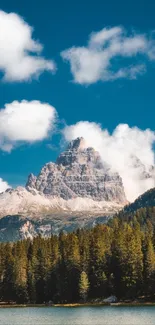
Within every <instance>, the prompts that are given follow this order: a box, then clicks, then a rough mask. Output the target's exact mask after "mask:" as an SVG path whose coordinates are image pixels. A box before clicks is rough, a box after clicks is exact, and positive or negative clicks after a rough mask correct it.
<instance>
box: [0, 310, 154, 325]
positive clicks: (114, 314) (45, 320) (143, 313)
mask: <svg viewBox="0 0 155 325" xmlns="http://www.w3.org/2000/svg"><path fill="white" fill-rule="evenodd" d="M0 325H155V307H154V306H148V307H146V306H145V307H141V306H139V307H114V306H112V307H76V308H71V307H70V308H67V307H60V308H59V307H55V308H54V307H45V308H28V307H27V308H0Z"/></svg>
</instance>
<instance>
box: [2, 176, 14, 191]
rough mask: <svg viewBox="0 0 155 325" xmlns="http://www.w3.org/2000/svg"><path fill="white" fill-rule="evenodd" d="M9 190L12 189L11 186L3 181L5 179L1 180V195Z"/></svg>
mask: <svg viewBox="0 0 155 325" xmlns="http://www.w3.org/2000/svg"><path fill="white" fill-rule="evenodd" d="M7 188H11V186H9V184H8V183H7V182H5V181H3V179H2V178H0V193H2V192H5V191H6V190H7Z"/></svg>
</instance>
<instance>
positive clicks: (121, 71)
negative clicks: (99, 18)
mask: <svg viewBox="0 0 155 325" xmlns="http://www.w3.org/2000/svg"><path fill="white" fill-rule="evenodd" d="M152 37H153V36H152ZM138 55H139V56H138ZM61 56H62V58H63V59H64V60H65V61H67V62H69V63H70V67H71V72H72V75H73V78H74V81H75V82H76V83H79V84H92V83H95V82H97V81H99V80H102V81H109V80H115V79H119V78H129V79H136V78H137V76H138V75H142V74H143V73H145V71H146V62H147V61H148V60H155V40H154V39H153V38H150V37H149V36H148V35H145V34H136V33H135V32H132V34H131V35H128V34H127V32H126V30H125V29H124V28H123V27H121V26H118V27H117V26H116V27H113V28H104V29H103V30H101V31H99V32H96V33H95V32H94V33H92V34H91V35H90V37H89V41H88V45H87V46H82V47H72V48H69V49H66V50H64V51H62V52H61ZM139 57H140V61H139ZM129 58H130V60H131V58H132V60H133V62H134V61H135V59H136V63H135V64H132V65H129V64H128V65H126V64H125V62H126V60H127V59H129ZM141 60H143V63H141ZM137 62H138V63H137Z"/></svg>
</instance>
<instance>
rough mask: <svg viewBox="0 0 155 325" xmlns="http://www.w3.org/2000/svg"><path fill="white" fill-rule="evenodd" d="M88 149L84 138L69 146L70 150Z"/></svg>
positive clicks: (77, 139) (73, 141)
mask: <svg viewBox="0 0 155 325" xmlns="http://www.w3.org/2000/svg"><path fill="white" fill-rule="evenodd" d="M84 148H86V142H85V139H84V138H83V137H79V138H76V139H75V140H72V141H71V142H70V143H69V145H68V150H82V149H84Z"/></svg>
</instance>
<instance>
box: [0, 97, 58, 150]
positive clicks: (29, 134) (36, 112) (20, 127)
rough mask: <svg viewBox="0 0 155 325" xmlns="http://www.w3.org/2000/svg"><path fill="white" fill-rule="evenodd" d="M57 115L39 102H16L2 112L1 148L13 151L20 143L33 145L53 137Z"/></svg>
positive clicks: (0, 121)
mask: <svg viewBox="0 0 155 325" xmlns="http://www.w3.org/2000/svg"><path fill="white" fill-rule="evenodd" d="M56 117H57V113H56V110H55V108H54V107H53V106H50V105H49V104H46V103H41V102H39V101H30V102H28V101H26V100H23V101H21V102H18V101H14V102H12V103H10V104H6V105H5V108H3V109H1V110H0V148H1V149H2V150H4V151H8V152H9V151H11V150H12V148H13V147H14V146H15V145H16V144H17V143H20V142H27V143H33V142H35V141H40V140H43V139H45V138H47V137H48V136H49V134H50V135H51V133H52V131H53V130H54V126H55V121H56Z"/></svg>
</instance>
